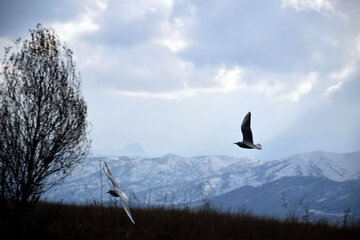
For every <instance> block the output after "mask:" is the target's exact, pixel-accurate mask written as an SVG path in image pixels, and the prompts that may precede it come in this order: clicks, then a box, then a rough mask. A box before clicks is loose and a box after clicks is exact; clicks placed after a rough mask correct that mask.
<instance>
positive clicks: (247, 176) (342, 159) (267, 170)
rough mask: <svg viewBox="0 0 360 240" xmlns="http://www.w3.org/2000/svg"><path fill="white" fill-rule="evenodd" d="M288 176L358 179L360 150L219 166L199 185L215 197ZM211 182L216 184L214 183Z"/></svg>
mask: <svg viewBox="0 0 360 240" xmlns="http://www.w3.org/2000/svg"><path fill="white" fill-rule="evenodd" d="M290 176H311V177H322V178H328V179H330V180H333V181H338V182H342V181H347V180H352V179H359V178H360V152H355V153H345V154H339V153H326V152H310V153H305V154H297V155H293V156H290V157H287V158H283V159H280V160H274V161H270V162H265V163H259V164H257V165H254V166H250V167H243V166H241V165H240V166H238V165H237V163H234V164H232V165H229V166H227V167H225V168H224V169H221V171H219V172H218V174H215V175H212V176H209V177H205V178H203V179H201V183H200V185H203V186H207V191H210V192H211V193H212V196H217V195H219V194H221V193H224V192H229V191H231V190H233V189H236V188H239V187H241V186H246V185H249V186H259V185H262V184H264V183H268V182H272V181H275V180H277V179H280V178H282V177H290ZM214 181H216V184H213V182H214ZM209 186H211V187H210V188H211V189H209Z"/></svg>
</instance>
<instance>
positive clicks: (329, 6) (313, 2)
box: [281, 0, 348, 20]
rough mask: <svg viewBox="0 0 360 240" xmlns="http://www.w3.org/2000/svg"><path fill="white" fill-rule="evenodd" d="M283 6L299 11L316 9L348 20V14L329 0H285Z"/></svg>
mask: <svg viewBox="0 0 360 240" xmlns="http://www.w3.org/2000/svg"><path fill="white" fill-rule="evenodd" d="M281 7H283V8H293V9H295V10H296V11H297V12H300V11H316V12H327V13H331V14H334V15H336V16H338V17H340V18H342V19H344V20H348V16H347V15H346V14H344V13H343V12H341V11H339V10H338V9H337V8H336V7H335V6H334V4H333V3H332V2H331V1H328V0H283V1H282V3H281Z"/></svg>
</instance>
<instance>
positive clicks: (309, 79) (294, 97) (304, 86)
mask: <svg viewBox="0 0 360 240" xmlns="http://www.w3.org/2000/svg"><path fill="white" fill-rule="evenodd" d="M317 81H318V73H316V72H311V73H310V74H308V75H307V76H306V77H305V79H304V80H302V81H300V82H299V83H298V84H297V86H296V89H295V90H294V91H292V92H290V93H286V94H284V95H282V98H284V99H289V100H291V101H294V102H297V101H299V99H300V97H301V96H302V95H305V94H307V93H309V92H310V91H311V90H312V89H313V87H314V85H315V84H316V83H317Z"/></svg>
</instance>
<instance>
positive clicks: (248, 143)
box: [234, 112, 262, 150]
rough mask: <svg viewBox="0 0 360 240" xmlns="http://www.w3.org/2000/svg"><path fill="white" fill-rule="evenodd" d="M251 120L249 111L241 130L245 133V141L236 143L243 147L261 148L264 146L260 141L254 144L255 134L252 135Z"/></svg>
mask: <svg viewBox="0 0 360 240" xmlns="http://www.w3.org/2000/svg"><path fill="white" fill-rule="evenodd" d="M250 121H251V113H250V112H248V114H246V116H245V118H244V120H243V122H242V124H241V132H242V135H243V141H242V142H236V143H234V144H236V145H238V146H239V147H242V148H253V149H258V150H261V149H262V147H261V145H260V144H259V143H258V144H254V141H253V135H252V132H251V128H250Z"/></svg>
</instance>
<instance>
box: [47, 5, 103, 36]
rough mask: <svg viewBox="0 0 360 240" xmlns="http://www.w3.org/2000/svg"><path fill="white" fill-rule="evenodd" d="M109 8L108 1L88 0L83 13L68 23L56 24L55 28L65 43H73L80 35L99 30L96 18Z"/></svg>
mask: <svg viewBox="0 0 360 240" xmlns="http://www.w3.org/2000/svg"><path fill="white" fill-rule="evenodd" d="M106 8H107V1H106V0H87V1H85V2H84V4H83V12H82V13H81V14H80V15H79V16H77V17H76V18H75V19H73V20H70V21H67V22H55V23H53V25H52V26H53V27H54V28H55V30H56V32H57V34H58V35H59V37H60V38H61V39H63V40H65V41H71V40H74V39H76V38H77V37H79V36H80V35H82V34H84V33H88V32H95V31H97V30H99V25H98V24H96V22H95V18H96V17H97V16H99V15H101V14H102V12H104V11H105V10H106Z"/></svg>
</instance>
